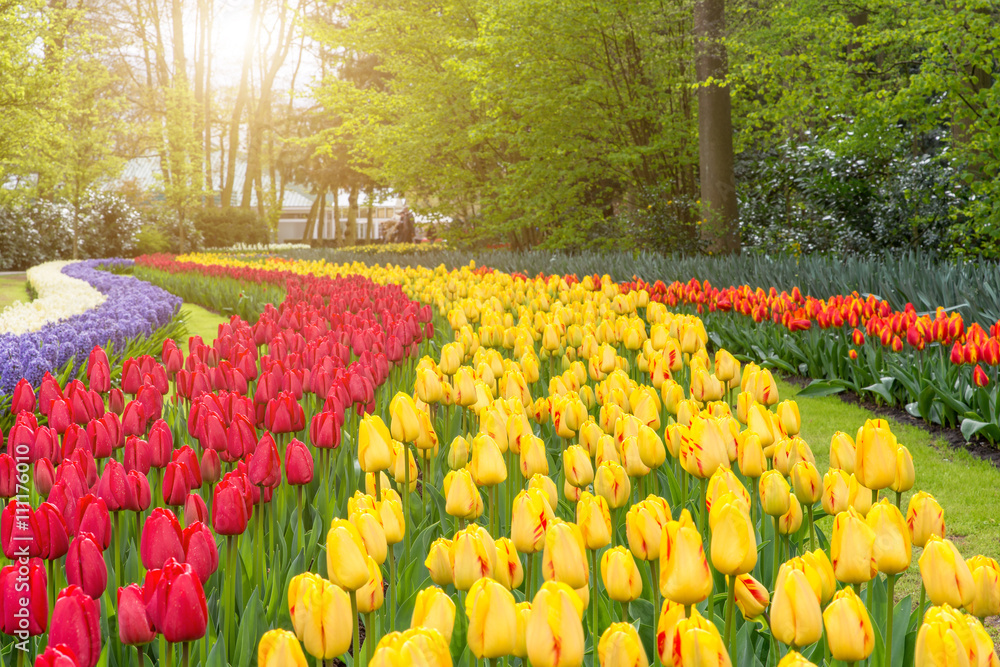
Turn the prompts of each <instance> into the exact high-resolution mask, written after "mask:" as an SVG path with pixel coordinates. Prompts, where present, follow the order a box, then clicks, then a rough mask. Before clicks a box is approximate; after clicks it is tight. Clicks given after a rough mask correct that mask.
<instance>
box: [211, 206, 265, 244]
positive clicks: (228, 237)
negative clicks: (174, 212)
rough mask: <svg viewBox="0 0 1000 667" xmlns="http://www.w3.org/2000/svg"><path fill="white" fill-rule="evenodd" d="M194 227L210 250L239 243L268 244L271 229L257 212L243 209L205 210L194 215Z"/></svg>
mask: <svg viewBox="0 0 1000 667" xmlns="http://www.w3.org/2000/svg"><path fill="white" fill-rule="evenodd" d="M194 227H195V229H197V230H198V232H199V233H200V234H201V238H202V242H203V243H204V245H205V247H208V248H228V247H230V246H233V245H236V244H237V243H244V244H251V245H252V244H256V243H267V242H268V241H269V240H270V235H271V233H270V229H269V228H268V226H267V222H266V221H265V220H264V219H263V218H262V217H260V216H259V215H258V214H257V212H256V211H251V210H248V209H242V208H205V209H202V210H200V211H198V212H197V213H196V214H195V215H194Z"/></svg>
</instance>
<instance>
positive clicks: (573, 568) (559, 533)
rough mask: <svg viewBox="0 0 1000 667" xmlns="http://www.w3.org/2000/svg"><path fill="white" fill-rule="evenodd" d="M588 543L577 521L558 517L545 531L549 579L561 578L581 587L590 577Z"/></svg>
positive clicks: (545, 564)
mask: <svg viewBox="0 0 1000 667" xmlns="http://www.w3.org/2000/svg"><path fill="white" fill-rule="evenodd" d="M586 549H587V547H586V544H585V543H584V541H583V533H582V532H581V530H580V527H579V526H577V525H576V524H575V523H566V522H564V521H556V522H553V523H550V524H549V526H548V529H547V530H546V531H545V548H544V551H543V552H542V573H543V576H544V578H545V580H546V581H561V582H563V583H565V584H567V585H569V587H570V588H573V589H577V588H582V587H583V586H586V585H588V583H589V581H590V576H589V572H590V570H589V568H588V565H587V553H586Z"/></svg>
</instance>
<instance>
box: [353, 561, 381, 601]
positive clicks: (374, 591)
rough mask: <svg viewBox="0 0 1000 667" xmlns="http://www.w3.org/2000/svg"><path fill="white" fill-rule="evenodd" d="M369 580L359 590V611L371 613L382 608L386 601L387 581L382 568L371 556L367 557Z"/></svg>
mask: <svg viewBox="0 0 1000 667" xmlns="http://www.w3.org/2000/svg"><path fill="white" fill-rule="evenodd" d="M366 564H367V566H368V581H366V582H365V585H364V586H362V587H361V588H359V589H358V590H357V598H358V612H359V613H361V614H370V613H372V612H374V611H378V610H379V609H381V608H382V604H383V603H384V602H385V582H384V581H383V580H382V570H381V569H380V568H379V566H378V563H376V562H375V559H374V558H372V557H371V556H368V559H367V563H366Z"/></svg>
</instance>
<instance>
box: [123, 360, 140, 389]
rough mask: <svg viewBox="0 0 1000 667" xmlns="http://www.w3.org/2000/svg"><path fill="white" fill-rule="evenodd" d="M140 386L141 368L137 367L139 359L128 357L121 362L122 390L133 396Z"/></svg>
mask: <svg viewBox="0 0 1000 667" xmlns="http://www.w3.org/2000/svg"><path fill="white" fill-rule="evenodd" d="M141 386H142V369H141V368H140V367H139V361H138V360H137V359H135V358H134V357H129V358H128V359H126V360H125V361H124V363H123V364H122V391H124V392H125V393H126V394H132V395H133V396H134V395H135V394H136V393H138V391H139V387H141Z"/></svg>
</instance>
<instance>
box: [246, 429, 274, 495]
mask: <svg viewBox="0 0 1000 667" xmlns="http://www.w3.org/2000/svg"><path fill="white" fill-rule="evenodd" d="M247 476H248V477H249V479H250V483H251V484H255V485H263V486H277V484H278V482H279V481H281V457H280V456H279V455H278V445H277V444H276V443H275V442H274V438H273V437H271V434H270V433H265V434H264V435H263V436H261V438H260V440H259V441H258V442H257V449H256V450H254V453H253V456H252V457H251V458H250V465H249V470H248V475H247Z"/></svg>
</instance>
